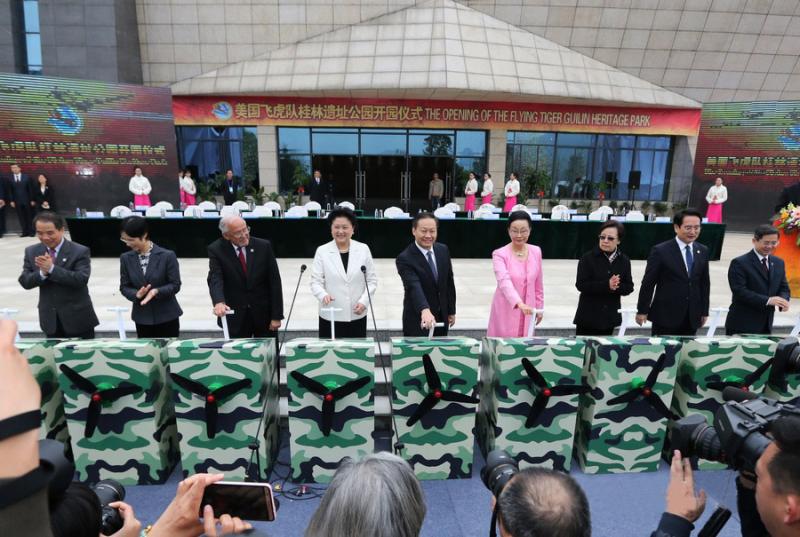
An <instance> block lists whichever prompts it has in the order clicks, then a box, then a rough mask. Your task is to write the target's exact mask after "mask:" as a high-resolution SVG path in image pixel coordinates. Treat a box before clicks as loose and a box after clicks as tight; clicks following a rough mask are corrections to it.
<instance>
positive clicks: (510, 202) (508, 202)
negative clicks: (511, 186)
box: [503, 196, 517, 213]
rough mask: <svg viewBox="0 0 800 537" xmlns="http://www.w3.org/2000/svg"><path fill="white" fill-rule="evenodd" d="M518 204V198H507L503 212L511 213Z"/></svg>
mask: <svg viewBox="0 0 800 537" xmlns="http://www.w3.org/2000/svg"><path fill="white" fill-rule="evenodd" d="M516 204H517V197H516V196H510V197H507V198H506V202H505V203H504V204H503V212H504V213H507V212H509V211H511V208H512V207H513V206H514V205H516Z"/></svg>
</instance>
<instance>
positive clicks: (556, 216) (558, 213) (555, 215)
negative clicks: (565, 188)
mask: <svg viewBox="0 0 800 537" xmlns="http://www.w3.org/2000/svg"><path fill="white" fill-rule="evenodd" d="M568 215H569V207H567V206H566V205H556V206H555V207H553V210H552V211H551V212H550V220H566V219H567V218H568Z"/></svg>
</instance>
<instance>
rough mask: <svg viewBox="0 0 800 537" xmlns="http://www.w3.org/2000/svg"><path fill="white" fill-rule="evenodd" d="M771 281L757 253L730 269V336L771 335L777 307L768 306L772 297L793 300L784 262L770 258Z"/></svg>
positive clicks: (727, 324) (727, 323)
mask: <svg viewBox="0 0 800 537" xmlns="http://www.w3.org/2000/svg"><path fill="white" fill-rule="evenodd" d="M769 264H770V267H769V279H767V274H766V271H764V267H763V265H762V264H761V262H760V261H759V260H758V256H757V255H756V253H755V252H754V251H752V250H751V251H750V252H748V253H746V254H744V255H740V256H739V257H737V258H735V259H734V260H733V261H731V265H730V267H728V284H729V285H730V286H731V293H732V294H733V297H732V299H731V306H730V308H729V309H728V318H727V319H726V320H725V330H726V331H727V332H728V333H729V334H769V333H771V332H772V320H773V318H774V316H775V307H774V306H767V300H768V299H769V297H772V296H780V297H783V298H785V299H786V300H789V284H788V282H787V281H786V271H785V268H784V264H783V259H781V258H779V257H775V256H769Z"/></svg>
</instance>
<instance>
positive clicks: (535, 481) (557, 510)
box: [496, 468, 592, 537]
mask: <svg viewBox="0 0 800 537" xmlns="http://www.w3.org/2000/svg"><path fill="white" fill-rule="evenodd" d="M496 509H497V519H498V522H499V523H500V533H501V535H502V536H503V537H547V536H553V535H557V536H558V537H589V536H590V535H591V534H592V524H591V519H590V516H589V502H588V500H587V499H586V494H585V493H584V492H583V490H582V489H581V487H580V486H579V485H578V483H577V482H576V481H575V480H574V479H573V478H571V477H570V476H569V475H567V474H563V473H561V472H556V471H553V470H549V469H546V468H526V469H525V470H522V471H521V472H519V473H518V474H517V475H515V476H514V477H513V478H511V480H510V481H509V482H508V484H507V485H506V486H505V488H504V489H503V492H501V493H500V497H499V498H497V504H496Z"/></svg>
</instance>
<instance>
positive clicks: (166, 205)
mask: <svg viewBox="0 0 800 537" xmlns="http://www.w3.org/2000/svg"><path fill="white" fill-rule="evenodd" d="M153 207H159V208H161V209H164V210H165V211H171V210H172V209H174V207H173V206H172V204H171V203H170V202H168V201H159V202H157V203H156V204H155V205H153Z"/></svg>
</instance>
